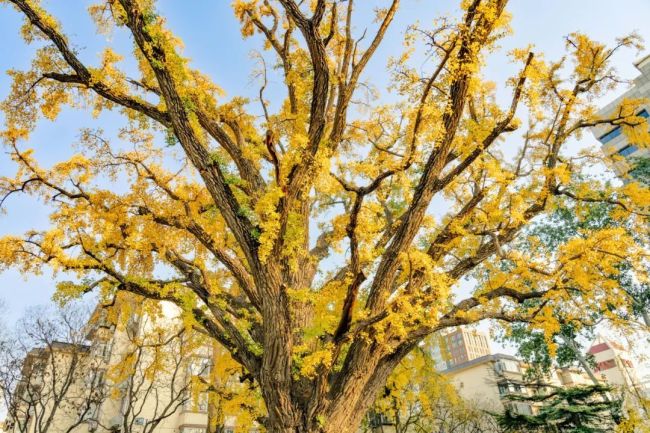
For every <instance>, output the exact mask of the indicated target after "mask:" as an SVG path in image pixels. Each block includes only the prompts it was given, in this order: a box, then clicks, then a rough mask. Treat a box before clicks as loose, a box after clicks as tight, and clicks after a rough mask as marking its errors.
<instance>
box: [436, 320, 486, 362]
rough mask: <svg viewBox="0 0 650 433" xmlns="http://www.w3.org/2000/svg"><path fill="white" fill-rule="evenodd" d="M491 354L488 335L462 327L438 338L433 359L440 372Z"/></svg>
mask: <svg viewBox="0 0 650 433" xmlns="http://www.w3.org/2000/svg"><path fill="white" fill-rule="evenodd" d="M490 353H492V352H491V351H490V339H489V338H488V336H487V334H485V333H484V332H480V331H477V330H475V329H465V328H462V327H460V328H457V329H455V330H454V331H452V332H449V333H446V334H441V335H439V336H438V338H437V344H436V345H435V347H434V349H433V358H434V360H435V362H436V367H437V368H438V370H445V369H448V368H451V367H453V366H455V365H458V364H462V363H463V362H467V361H471V360H472V359H476V358H480V357H481V356H485V355H489V354H490Z"/></svg>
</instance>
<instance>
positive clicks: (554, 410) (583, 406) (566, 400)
mask: <svg viewBox="0 0 650 433" xmlns="http://www.w3.org/2000/svg"><path fill="white" fill-rule="evenodd" d="M608 391H610V388H609V387H607V386H606V385H602V384H601V385H589V386H577V387H570V388H557V389H555V390H554V391H552V392H550V393H548V394H538V395H534V396H520V395H509V396H507V397H506V398H507V399H509V400H511V401H526V402H529V403H533V402H534V403H541V406H540V407H539V413H537V414H535V415H521V414H516V413H513V412H511V411H506V412H505V413H504V414H503V415H500V416H498V417H497V419H498V421H499V425H500V426H501V427H502V428H503V430H504V431H505V432H513V433H515V432H522V433H523V432H544V433H546V432H548V433H605V432H611V431H614V430H615V427H616V424H617V423H616V422H615V420H616V419H620V418H621V405H622V401H621V400H613V401H607V400H605V399H603V398H602V395H603V393H606V392H608Z"/></svg>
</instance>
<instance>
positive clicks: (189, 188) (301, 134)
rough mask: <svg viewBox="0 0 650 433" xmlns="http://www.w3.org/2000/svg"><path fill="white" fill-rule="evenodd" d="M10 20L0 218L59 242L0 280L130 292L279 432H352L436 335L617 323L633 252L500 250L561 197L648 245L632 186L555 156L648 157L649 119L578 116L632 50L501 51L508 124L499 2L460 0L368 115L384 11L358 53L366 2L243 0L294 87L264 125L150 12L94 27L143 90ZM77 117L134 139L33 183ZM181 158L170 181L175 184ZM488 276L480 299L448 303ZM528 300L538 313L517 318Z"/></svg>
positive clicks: (617, 235) (246, 33)
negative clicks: (117, 39)
mask: <svg viewBox="0 0 650 433" xmlns="http://www.w3.org/2000/svg"><path fill="white" fill-rule="evenodd" d="M3 3H8V4H10V5H12V6H13V7H14V9H16V10H17V11H18V12H19V13H20V14H22V15H23V16H24V18H25V25H24V27H23V28H22V34H23V37H24V38H25V40H26V41H27V42H32V41H39V44H42V46H40V47H39V48H38V49H37V51H36V54H35V58H34V60H33V63H32V65H31V67H30V68H29V69H28V70H24V71H19V70H11V71H9V74H10V75H11V77H12V78H13V84H12V87H11V89H10V92H9V95H8V97H7V99H6V100H5V101H4V103H3V107H4V112H5V119H6V127H5V129H4V132H3V135H2V136H3V139H4V142H5V144H6V146H7V149H8V151H9V152H10V154H11V156H12V158H13V159H14V161H15V162H16V164H17V166H18V170H17V172H16V174H15V176H6V177H2V179H1V180H0V189H1V196H0V197H2V198H1V199H0V200H1V203H2V206H3V208H10V204H11V200H10V199H11V196H12V195H15V194H29V195H33V196H36V197H38V198H40V199H42V200H44V201H46V202H47V203H48V204H49V205H50V209H51V212H50V220H51V224H52V226H51V228H50V229H49V230H44V231H37V230H34V231H30V232H28V233H25V234H24V235H22V236H9V237H5V238H4V239H2V241H0V263H1V264H2V267H9V266H12V267H16V268H18V269H21V270H22V271H23V272H39V271H41V270H42V269H43V268H44V267H49V268H52V269H54V270H56V271H66V272H67V273H72V274H76V275H77V276H78V280H76V281H68V282H64V283H61V284H60V286H59V288H58V290H59V292H58V295H59V296H60V297H62V298H63V299H64V298H66V297H71V298H73V297H77V296H80V295H81V294H83V293H86V292H90V291H96V292H98V293H100V294H102V295H104V296H110V295H111V294H112V293H115V292H116V291H127V292H132V293H135V294H137V295H140V296H144V297H147V298H151V299H160V300H166V301H171V302H173V303H175V304H177V305H178V306H179V307H180V308H181V309H182V310H183V311H184V316H183V317H184V318H185V320H187V321H188V322H189V323H188V325H190V326H193V327H194V328H196V329H197V330H199V331H201V332H203V333H204V334H206V335H208V336H209V337H210V338H212V339H214V341H215V342H217V343H219V344H221V345H222V346H223V347H224V348H226V349H227V350H228V351H229V352H230V353H231V354H232V357H233V359H235V360H236V361H237V362H239V363H240V364H241V365H242V366H243V368H244V369H245V370H246V372H247V375H248V376H249V377H250V378H251V379H252V380H254V381H255V382H256V383H257V384H258V385H259V389H260V392H261V395H262V397H263V399H264V402H265V406H266V411H267V414H266V417H265V420H264V424H265V427H266V428H267V430H268V431H271V432H313V431H320V432H337V433H347V432H353V431H355V429H356V428H357V426H358V425H359V423H360V421H361V420H362V418H363V416H364V415H365V413H366V410H367V409H368V408H369V407H370V405H371V404H372V402H373V400H374V398H375V396H376V395H377V391H378V390H379V389H381V387H382V386H383V385H384V383H385V382H386V379H387V377H388V376H389V375H390V373H391V371H392V370H393V369H394V368H395V367H396V366H397V365H398V364H399V362H400V361H401V360H402V359H403V358H404V357H405V356H406V355H407V354H408V353H409V352H410V351H411V350H412V349H413V348H414V347H416V346H417V345H418V344H419V343H420V342H421V341H422V340H423V338H425V337H426V336H428V335H430V334H431V333H433V332H436V331H439V330H441V329H444V328H447V327H452V326H457V325H461V324H467V323H473V322H477V321H480V320H484V319H497V320H502V321H528V320H535V321H536V323H538V324H541V325H543V327H544V329H547V330H548V332H549V333H552V332H555V330H556V329H557V327H558V326H559V324H558V323H557V320H556V319H555V317H554V316H553V314H552V313H553V311H555V309H554V306H555V305H557V304H568V305H569V306H570V307H571V308H569V307H567V308H565V310H566V311H567V314H582V313H583V312H584V311H585V310H588V309H591V308H594V309H597V310H598V311H602V310H605V308H603V306H604V305H607V306H615V308H617V309H619V310H625V309H627V308H631V307H630V300H629V298H628V297H627V295H626V293H625V292H624V291H623V290H621V289H620V288H619V287H618V286H617V280H616V278H615V275H616V273H617V269H618V268H617V264H618V263H619V262H620V261H621V260H622V259H625V260H626V261H627V262H628V263H629V265H630V266H631V267H632V269H636V268H638V269H641V268H642V264H643V260H644V259H645V257H646V253H645V252H644V251H643V250H642V249H641V248H640V247H639V246H638V244H637V243H635V242H634V241H633V239H631V237H630V235H629V232H628V231H624V230H622V229H617V228H605V229H594V230H591V231H589V232H587V233H585V235H584V236H582V237H580V238H577V239H574V240H572V241H570V242H567V243H566V244H565V245H563V246H562V247H561V248H559V249H558V250H557V251H552V252H547V251H544V250H541V249H536V248H535V242H536V241H535V239H529V241H528V244H529V245H532V247H530V248H528V249H527V250H525V251H520V250H518V249H517V248H516V247H514V246H512V245H510V243H511V241H512V240H514V239H515V238H516V237H517V236H518V235H519V234H520V233H521V231H522V229H523V228H524V227H526V225H527V224H528V223H529V222H530V221H531V220H533V219H535V218H536V217H540V216H541V215H543V214H545V213H548V212H551V211H552V209H553V208H554V207H555V206H556V204H557V203H558V202H559V201H560V200H570V201H572V202H575V203H576V206H579V205H580V203H583V202H597V201H604V202H608V203H611V204H613V205H614V206H613V209H612V217H613V218H626V219H635V218H636V219H638V220H639V227H640V229H639V231H641V230H642V229H647V226H644V225H642V224H641V222H640V221H642V219H643V218H645V215H647V212H648V209H647V206H648V203H650V192H649V191H648V189H647V188H644V187H642V186H640V185H639V184H637V183H627V184H625V185H624V186H621V187H614V186H605V185H602V184H600V183H598V182H596V181H593V180H584V181H580V180H575V179H578V178H577V177H576V176H573V175H574V174H576V173H579V172H580V171H581V170H583V168H584V167H585V166H586V165H589V162H590V161H592V160H596V159H598V158H599V156H598V155H597V154H595V153H594V154H590V153H588V152H587V153H584V154H581V155H579V156H576V155H575V152H573V153H572V152H568V151H567V144H568V143H570V142H571V140H572V139H573V137H575V136H576V135H579V134H580V133H581V132H582V131H583V130H584V129H585V128H588V127H590V126H594V125H598V124H611V125H620V126H621V127H622V130H623V132H624V133H625V134H626V135H627V136H628V137H629V138H630V140H632V141H634V142H635V143H636V144H637V145H638V146H640V147H643V146H647V145H648V144H649V143H650V136H649V135H648V127H647V124H646V120H645V119H644V118H643V117H640V116H636V113H638V107H639V106H640V105H641V104H642V103H643V101H641V100H625V101H624V102H623V103H622V104H621V106H620V109H619V110H618V111H616V112H615V114H614V115H613V116H612V117H610V118H599V117H598V116H597V115H596V110H595V108H594V106H593V100H594V97H596V96H598V95H601V94H603V92H604V91H606V90H608V89H610V88H611V87H612V86H613V85H615V84H616V83H617V82H619V81H620V80H619V77H617V75H616V73H615V70H614V69H613V68H612V66H611V61H612V56H613V55H614V54H615V52H616V51H617V50H619V49H620V48H622V47H631V48H639V41H638V38H637V37H636V36H634V35H631V36H626V37H623V38H621V39H618V40H617V41H616V42H615V44H614V46H612V47H608V46H606V45H604V44H601V43H598V42H595V41H593V40H591V39H589V38H588V37H587V36H586V35H583V34H579V33H576V34H571V35H569V36H567V37H566V49H567V55H566V57H564V58H562V59H561V60H560V61H557V62H553V61H548V60H545V59H544V58H543V56H542V55H541V54H539V53H534V52H533V51H532V49H529V48H524V49H518V50H514V51H513V52H512V53H510V54H511V57H512V61H513V62H515V63H516V64H518V65H520V68H519V69H520V72H519V73H518V74H516V75H515V76H514V77H512V78H510V79H505V78H504V80H503V82H502V83H498V84H500V85H504V84H505V85H507V86H508V88H509V89H510V92H511V96H510V97H509V98H508V99H509V101H508V102H507V103H506V104H505V105H504V106H500V105H499V104H498V103H497V97H496V94H497V89H498V87H497V85H496V84H495V83H492V82H488V81H486V80H485V79H484V78H483V77H482V75H481V69H482V68H483V66H484V64H485V63H486V61H487V59H488V55H489V54H491V53H493V52H494V51H496V50H497V49H498V41H499V40H500V39H501V38H503V37H505V36H507V34H508V32H509V28H508V22H509V18H510V17H509V14H508V12H507V11H506V4H507V0H462V1H460V9H461V11H460V13H459V14H458V17H453V16H452V17H446V18H440V19H438V20H436V21H435V22H433V23H426V24H421V25H413V26H410V27H408V28H407V29H405V40H404V51H403V53H402V54H401V55H399V56H397V57H395V58H390V59H386V65H387V68H388V69H387V70H388V71H389V72H390V77H391V79H390V87H389V89H388V90H389V91H390V92H391V98H390V101H392V102H386V101H382V100H381V99H379V100H377V99H374V98H365V100H363V99H360V98H359V96H360V92H363V91H365V90H366V89H368V88H369V86H370V85H369V83H367V80H368V79H369V74H368V70H367V66H368V65H369V63H370V60H371V59H372V58H373V57H376V54H377V53H380V52H381V51H379V50H378V48H379V46H380V45H381V44H382V41H383V39H384V37H385V35H386V34H387V30H388V28H389V27H390V26H391V25H392V24H393V22H394V18H395V16H396V14H398V13H399V9H400V1H399V0H389V1H377V9H376V17H374V21H373V22H372V23H370V27H369V28H368V30H367V31H365V32H361V31H359V30H358V29H357V28H356V27H355V23H356V22H357V21H358V20H359V16H358V14H355V7H357V3H358V1H357V2H355V1H353V0H347V1H342V0H341V1H332V0H313V1H300V2H298V1H297V0H249V1H244V0H235V1H234V3H233V9H234V13H235V15H236V17H237V19H238V20H239V21H240V22H241V30H242V35H243V37H245V38H256V40H259V41H260V47H261V48H263V50H264V51H263V52H262V53H261V56H262V58H264V59H266V61H264V62H261V63H262V68H264V67H265V66H264V65H277V67H278V68H277V71H279V72H280V73H281V74H282V76H283V84H284V89H285V92H284V97H283V98H284V99H283V100H281V101H275V103H274V104H269V101H267V100H266V99H265V97H264V89H265V84H266V80H263V81H264V82H263V83H262V84H261V89H260V97H259V100H257V101H254V100H248V99H245V98H243V97H238V96H236V95H230V96H229V99H226V91H227V90H228V89H221V88H220V87H219V85H218V83H214V82H213V81H212V80H211V78H210V77H209V76H207V75H206V74H204V73H201V71H198V70H196V69H194V68H192V66H191V64H190V62H189V60H188V59H187V58H186V57H184V56H183V53H182V49H181V46H182V44H181V41H180V40H179V39H178V38H177V37H176V36H175V35H174V34H173V33H172V31H171V30H170V29H169V28H168V26H167V25H166V22H165V19H164V17H162V16H160V15H159V13H158V12H157V9H156V4H155V2H154V1H153V0H106V1H101V2H99V3H98V4H96V5H94V6H92V7H91V8H90V14H91V15H92V17H93V18H94V20H95V21H96V23H97V26H98V31H99V32H106V31H116V32H125V33H126V34H128V35H129V37H130V38H131V40H132V42H133V51H132V53H131V54H130V56H132V59H133V60H134V62H135V64H136V65H137V73H136V75H135V76H133V75H127V73H126V72H125V71H124V70H122V69H120V65H119V64H120V61H121V59H122V58H123V56H126V55H127V54H118V53H117V52H116V51H114V50H111V49H106V50H105V51H104V52H103V54H102V58H101V62H100V63H98V64H93V65H91V64H87V63H85V62H84V61H82V59H81V58H80V56H79V53H78V50H77V49H75V48H74V46H75V41H74V40H72V39H70V38H68V37H67V36H66V33H65V29H64V28H63V26H62V25H61V24H60V23H59V22H58V21H57V20H56V18H55V17H53V16H52V15H50V14H49V13H48V12H47V10H46V8H45V7H43V6H42V5H40V4H39V2H37V1H36V0H8V1H7V0H4V1H3ZM535 7H537V6H535ZM6 13H9V12H6ZM79 13H81V11H79ZM366 18H367V17H366ZM423 58H424V59H426V60H425V62H424V64H423V62H422V59H423ZM215 61H216V62H222V63H223V62H228V60H227V55H226V53H222V54H221V55H220V54H219V53H217V57H216V58H215ZM375 61H377V59H375ZM259 72H260V71H257V72H256V73H257V74H258V76H260V77H264V78H266V75H265V72H266V71H265V70H263V71H261V72H263V73H262V74H259ZM66 105H69V106H72V107H74V108H76V109H81V110H89V111H92V112H93V113H94V114H96V115H101V113H102V111H107V110H110V111H114V112H116V113H119V114H121V115H122V118H123V119H124V123H123V126H122V127H121V128H120V131H119V136H118V137H113V138H111V137H108V136H107V134H104V133H103V132H102V131H101V130H89V129H85V130H83V131H82V133H81V140H80V141H81V143H80V145H81V149H82V151H81V152H80V153H79V154H77V155H75V156H73V157H72V158H70V159H69V160H66V161H62V162H60V163H57V164H55V165H53V166H51V167H49V168H46V167H43V166H41V165H39V163H38V160H37V159H36V157H35V155H34V153H33V152H32V151H31V150H28V148H26V147H25V146H26V145H27V143H30V132H31V131H33V130H34V128H35V125H36V123H37V121H38V120H39V119H40V118H42V117H46V118H48V119H51V120H53V121H56V118H57V115H58V113H59V112H60V110H61V108H62V107H63V106H66ZM518 111H519V112H520V113H519V114H520V117H521V114H522V113H524V114H525V115H526V116H527V117H528V120H527V121H525V122H523V121H521V120H519V118H518ZM257 113H262V116H257V115H256V114H257ZM522 125H526V126H523V127H522ZM506 137H507V140H504V138H506ZM125 144H128V146H127V145H125ZM56 145H58V146H65V145H66V143H56ZM126 149H128V150H126ZM177 150H182V161H181V162H182V163H181V167H180V168H179V167H178V165H174V164H171V163H170V162H169V154H170V153H171V152H172V151H177ZM117 179H119V180H120V183H119V185H120V187H118V186H116V185H112V183H111V182H110V180H117ZM124 182H127V183H128V188H127V189H126V190H125V189H124V188H123V187H122V186H121V185H122V183H124ZM506 264H507V265H506ZM478 270H481V272H482V275H488V276H489V278H488V281H484V282H483V284H482V285H481V288H480V289H477V290H476V291H475V292H474V293H472V294H470V295H469V296H468V297H466V298H460V299H456V298H455V297H454V293H455V292H456V290H455V288H456V287H457V286H458V282H459V281H460V279H462V278H463V277H466V276H469V275H471V274H472V273H473V272H477V271H478ZM639 278H642V276H640V277H639ZM568 288H570V289H571V290H567V289H568ZM530 299H540V300H541V302H538V303H535V307H534V308H530V309H517V308H516V306H517V305H518V304H520V303H522V302H524V301H527V300H530Z"/></svg>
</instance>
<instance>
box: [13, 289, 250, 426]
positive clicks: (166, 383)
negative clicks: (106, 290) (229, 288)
mask: <svg viewBox="0 0 650 433" xmlns="http://www.w3.org/2000/svg"><path fill="white" fill-rule="evenodd" d="M118 302H122V303H124V302H129V300H118ZM121 307H122V308H115V309H113V311H114V312H120V313H117V315H113V314H111V312H110V311H109V310H106V309H104V308H101V307H98V308H97V309H96V310H95V312H94V313H93V315H92V317H91V319H90V321H89V323H88V326H87V330H86V332H87V334H86V339H87V342H88V344H87V345H83V346H79V347H74V348H71V347H70V346H71V345H66V344H61V345H60V346H61V347H60V348H59V347H58V345H57V347H56V354H55V359H56V363H52V362H49V361H48V358H47V356H49V355H48V354H47V353H46V352H44V350H43V349H35V350H34V351H33V353H30V354H29V355H28V357H27V358H26V359H25V366H24V367H23V377H24V380H23V381H22V382H21V384H20V385H19V386H21V387H23V388H24V389H25V390H27V391H29V390H32V389H43V385H42V382H43V379H42V377H52V376H53V375H52V372H51V371H47V370H48V368H49V369H50V370H51V368H50V367H48V366H49V365H57V366H59V365H60V366H61V369H63V368H66V366H67V365H69V364H70V362H71V355H70V353H73V349H74V353H78V355H75V356H76V357H77V358H79V362H78V364H79V367H78V368H77V371H76V372H75V374H74V377H73V379H72V380H71V381H70V382H71V383H70V388H69V390H68V391H67V395H68V396H69V397H66V401H65V404H61V408H60V409H59V410H58V411H56V412H55V413H54V412H53V411H51V410H49V412H48V413H47V414H45V415H43V416H40V417H36V416H34V415H33V412H34V411H33V410H30V408H29V407H25V405H24V404H23V405H22V407H19V408H17V410H16V409H15V410H14V412H15V413H16V415H18V417H17V416H10V417H8V418H14V419H16V420H18V421H19V422H11V423H10V425H9V428H8V429H7V431H11V432H12V433H86V432H88V433H93V432H97V433H99V432H111V433H120V432H122V433H124V432H128V433H154V432H155V433H205V432H206V430H207V426H208V414H209V412H210V411H211V409H213V408H214V400H213V401H212V403H211V404H209V398H208V394H207V392H206V391H205V387H204V386H201V383H205V384H207V383H208V382H210V383H214V382H213V381H214V380H215V378H214V377H212V376H211V372H212V370H213V368H214V367H215V365H214V364H215V362H219V361H218V360H219V359H221V357H220V355H221V353H220V352H215V350H214V347H213V345H210V344H206V343H205V340H202V339H200V338H199V339H193V338H190V336H191V335H193V333H191V332H189V333H188V331H186V330H185V329H184V327H183V326H182V325H181V323H180V314H179V313H180V312H179V310H178V308H177V307H176V306H174V305H172V304H170V303H165V302H161V303H160V308H157V309H156V310H155V313H151V312H145V311H143V310H142V308H140V307H141V306H138V305H137V303H134V304H133V305H131V306H127V307H124V305H122V306H121ZM44 353H45V354H44ZM46 355H47V356H46ZM57 368H58V367H57ZM38 369H41V370H43V369H44V370H43V372H42V373H39V374H35V373H34V371H38ZM61 371H64V370H61ZM58 375H60V374H58ZM46 385H47V384H46ZM223 386H224V388H227V389H228V390H230V391H234V392H236V391H237V388H238V387H244V386H245V385H243V384H242V383H241V382H240V381H239V380H238V378H237V377H236V375H232V377H228V378H227V383H223ZM59 388H60V386H59ZM88 390H93V394H92V401H90V400H89V399H88V397H87V396H86V394H88ZM45 391H47V394H48V395H49V394H51V392H50V391H48V390H45ZM17 392H18V393H19V394H20V393H22V394H26V391H23V390H21V389H18V390H17ZM72 396H74V398H76V399H77V400H78V401H76V400H74V399H73V397H72ZM23 400H24V398H23ZM71 402H74V403H75V404H74V405H73V404H71ZM84 405H86V406H88V407H87V409H85V406H84ZM81 408H83V409H84V411H83V413H81V412H80V409H81ZM23 413H24V414H25V415H21V414H23ZM211 413H212V416H213V419H218V420H219V426H220V428H219V431H221V432H223V433H234V432H235V431H236V430H237V423H238V419H237V418H235V417H234V416H231V415H230V414H229V413H215V412H211ZM50 414H52V416H49V415H50ZM46 417H49V418H50V420H49V421H48V422H49V424H48V425H47V428H45V427H43V422H42V421H41V420H40V419H39V418H46ZM247 425H248V424H247ZM247 430H248V431H251V430H252V431H256V427H255V425H253V427H252V428H251V429H248V428H247V429H246V430H244V431H247ZM240 431H241V430H240Z"/></svg>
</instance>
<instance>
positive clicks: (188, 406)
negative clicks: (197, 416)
mask: <svg viewBox="0 0 650 433" xmlns="http://www.w3.org/2000/svg"><path fill="white" fill-rule="evenodd" d="M183 410H185V411H187V412H207V411H208V394H207V393H205V392H202V393H200V394H199V395H191V396H190V398H188V399H187V400H185V403H184V404H183Z"/></svg>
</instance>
